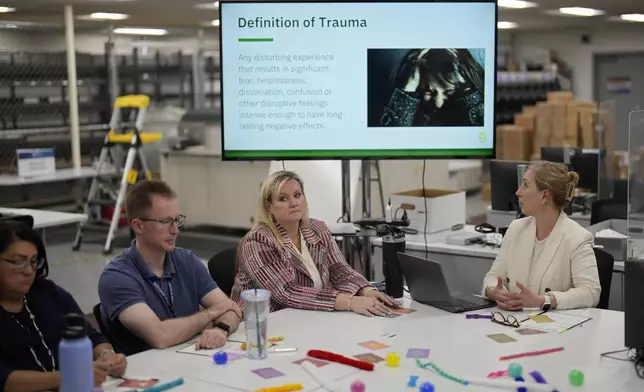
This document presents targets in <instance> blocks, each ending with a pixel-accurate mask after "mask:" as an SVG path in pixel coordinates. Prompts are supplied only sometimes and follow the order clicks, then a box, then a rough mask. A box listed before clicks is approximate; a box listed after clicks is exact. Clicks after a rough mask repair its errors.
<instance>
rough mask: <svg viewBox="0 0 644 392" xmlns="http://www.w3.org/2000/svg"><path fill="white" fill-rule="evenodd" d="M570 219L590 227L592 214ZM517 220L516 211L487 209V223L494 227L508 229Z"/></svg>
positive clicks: (575, 216) (578, 215)
mask: <svg viewBox="0 0 644 392" xmlns="http://www.w3.org/2000/svg"><path fill="white" fill-rule="evenodd" d="M569 217H570V219H572V220H574V221H575V222H577V223H579V224H580V225H581V227H588V226H590V214H582V213H581V212H574V213H572V215H569ZM516 218H517V213H516V212H515V211H497V210H493V209H492V207H491V206H488V208H487V223H489V224H491V225H492V226H494V227H508V226H510V223H512V221H513V220H515V219H516Z"/></svg>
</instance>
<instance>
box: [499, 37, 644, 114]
mask: <svg viewBox="0 0 644 392" xmlns="http://www.w3.org/2000/svg"><path fill="white" fill-rule="evenodd" d="M585 33H588V31H552V32H521V31H517V32H515V33H514V34H515V36H514V45H515V46H517V47H524V46H532V47H539V48H543V49H548V50H552V51H554V52H555V53H556V54H557V57H559V58H560V59H561V60H562V61H564V62H565V63H566V64H568V66H570V67H571V69H572V71H573V86H574V87H573V88H574V91H575V95H576V96H577V99H579V100H582V101H591V100H593V99H594V97H593V94H594V92H593V89H594V87H593V83H594V69H593V61H594V60H593V56H594V55H595V54H600V53H632V52H644V39H643V38H644V33H643V32H642V30H640V29H634V30H631V29H626V28H620V29H612V30H609V31H602V32H594V33H593V32H591V33H589V35H590V38H591V42H590V43H589V44H583V43H582V42H581V36H582V34H585ZM503 35H504V36H505V37H504V39H503V40H501V39H500V40H499V42H502V41H503V42H507V36H508V35H509V33H505V32H504V33H503Z"/></svg>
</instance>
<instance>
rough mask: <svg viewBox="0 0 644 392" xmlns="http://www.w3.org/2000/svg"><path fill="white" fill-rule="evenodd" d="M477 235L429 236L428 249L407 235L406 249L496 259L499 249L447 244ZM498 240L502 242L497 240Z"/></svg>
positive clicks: (618, 265)
mask: <svg viewBox="0 0 644 392" xmlns="http://www.w3.org/2000/svg"><path fill="white" fill-rule="evenodd" d="M463 232H466V233H476V231H475V230H474V226H473V225H466V226H465V227H464V228H463V229H461V230H458V231H451V230H446V231H441V232H438V233H431V234H427V247H425V235H424V234H423V233H420V234H413V235H409V234H407V235H406V236H405V238H406V244H405V246H406V248H407V249H409V250H416V251H421V252H423V251H425V250H426V251H427V252H436V253H449V254H453V255H460V256H469V257H480V258H485V259H494V258H496V255H497V254H498V252H499V248H495V247H492V246H485V245H478V244H475V245H451V244H448V243H446V242H445V241H446V239H447V237H448V236H450V235H453V234H457V233H463ZM497 240H500V238H499V239H497ZM372 243H373V245H375V246H382V238H377V239H374V240H373V241H372ZM613 270H615V271H620V272H621V271H624V261H623V260H616V261H615V266H614V268H613Z"/></svg>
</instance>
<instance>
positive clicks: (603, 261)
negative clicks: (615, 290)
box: [593, 248, 615, 310]
mask: <svg viewBox="0 0 644 392" xmlns="http://www.w3.org/2000/svg"><path fill="white" fill-rule="evenodd" d="M593 251H594V252H595V259H597V271H598V273H599V284H600V286H601V288H602V293H601V295H600V296H599V303H598V304H597V309H606V310H607V309H608V302H609V300H610V287H611V282H612V281H613V266H614V264H615V259H614V258H613V255H611V254H610V253H608V252H606V251H605V250H603V249H600V248H593Z"/></svg>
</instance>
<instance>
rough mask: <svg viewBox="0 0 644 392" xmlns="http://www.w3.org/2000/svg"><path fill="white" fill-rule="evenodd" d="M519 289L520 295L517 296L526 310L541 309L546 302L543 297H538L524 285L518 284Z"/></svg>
mask: <svg viewBox="0 0 644 392" xmlns="http://www.w3.org/2000/svg"><path fill="white" fill-rule="evenodd" d="M517 287H518V288H519V290H521V291H520V292H519V294H517V297H518V299H519V300H520V301H521V305H522V307H524V308H541V307H542V306H543V303H544V302H545V298H544V297H543V295H537V294H535V293H533V292H532V290H530V289H529V288H527V287H526V286H525V285H524V284H523V283H521V282H517Z"/></svg>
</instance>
